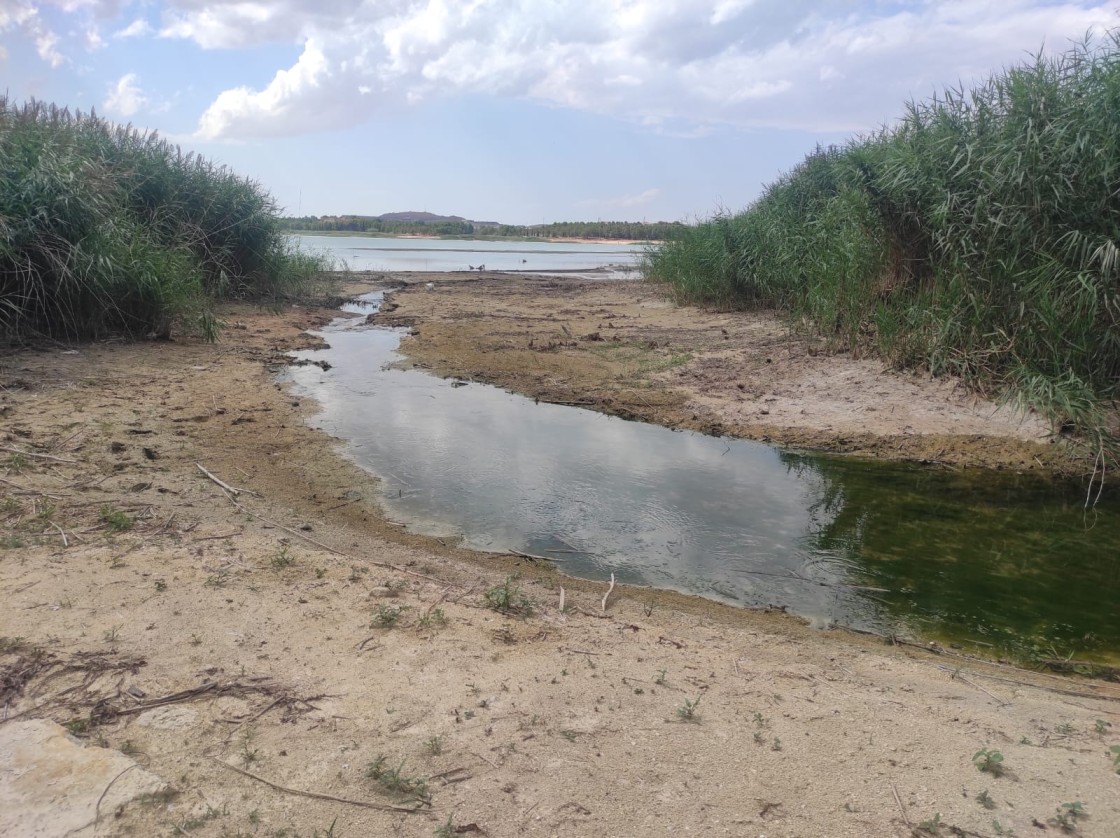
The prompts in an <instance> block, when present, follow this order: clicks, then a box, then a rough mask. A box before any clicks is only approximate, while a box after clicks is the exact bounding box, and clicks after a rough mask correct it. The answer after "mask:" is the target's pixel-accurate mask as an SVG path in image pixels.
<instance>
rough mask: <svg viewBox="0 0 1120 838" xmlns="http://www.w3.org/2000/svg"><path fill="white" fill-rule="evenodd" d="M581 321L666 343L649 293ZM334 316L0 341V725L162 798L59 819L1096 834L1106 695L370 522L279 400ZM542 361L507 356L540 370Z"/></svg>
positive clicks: (324, 447) (365, 500)
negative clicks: (150, 780)
mask: <svg viewBox="0 0 1120 838" xmlns="http://www.w3.org/2000/svg"><path fill="white" fill-rule="evenodd" d="M482 281H483V282H484V283H485V282H490V281H492V280H489V279H486V278H484V279H483V280H482ZM461 287H463V288H464V289H465V288H468V287H469V286H466V285H464V286H461ZM443 291H444V289H440V293H436V292H433V293H431V294H426V295H425V294H424V292H421V293H420V294H415V295H412V296H414V297H420V296H424V299H425V300H427V298H428V297H433V298H439V297H441V296H450V295H449V294H444V293H443ZM580 293H581V294H597V293H603V294H606V293H607V292H605V291H597V290H593V289H585V290H582V291H580ZM610 293H611V294H617V293H622V292H621V291H612V292H610ZM471 296H472V294H471V293H470V292H465V293H464V294H463V296H462V297H461V299H463V300H464V301H467V300H469V299H470V298H471ZM505 296H508V295H503V296H502V300H498V299H495V298H492V300H493V302H492V309H491V310H492V312H495V313H494V314H493V315H492V316H495V317H496V316H498V315H497V314H496V312H499V311H500V310H501V308H500V307H501V306H502V305H504V302H503V301H504V298H505ZM397 299H398V300H399V301H400V302H401V309H399V311H400V312H402V313H403V312H406V311H407V307H406V305H405V303H406V301H407V300H408V299H409V296H408V295H399V296H398V297H397ZM611 300H615V301H617V302H619V305H618V306H617V309H616V308H612V307H609V306H608V303H609V302H611ZM425 304H426V305H427V303H425ZM444 304H446V305H450V303H448V302H445V303H444ZM551 307H552V308H553V311H552V315H554V316H559V317H562V318H564V319H563V321H562V322H563V323H565V324H567V325H568V328H569V330H570V331H572V332H573V333H575V334H576V335H577V338H576V340H577V341H578V334H579V333H580V332H581V330H584V329H587V328H588V326H587V325H586V321H582V320H578V319H576V316H575V315H570V314H567V313H565V312H564V311H562V309H565V308H569V306H568V305H567V304H566V303H564V302H557V301H554V302H553V303H552V304H551ZM548 308H549V306H547V305H546V306H545V308H544V309H542V313H541V315H540V316H541V317H542V318H544V317H548V316H549V312H548ZM601 309H602V311H603V312H604V313H603V314H600V315H598V318H599V319H598V320H597V322H596V324H595V325H596V326H598V324H599V323H601V324H603V325H602V327H601V328H600V329H599V330H600V331H603V330H605V329H607V328H609V327H608V326H607V325H606V324H607V323H608V322H611V321H614V320H620V321H622V320H623V315H624V313H625V312H632V313H633V316H634V319H638V318H637V314H638V313H640V314H641V315H642V316H641V319H642V320H646V319H650V320H655V321H656V322H658V323H660V324H662V325H661V326H660V327H659V328H662V329H665V330H669V329H670V328H671V327H670V326H669V322H670V321H669V320H668V319H667V318H668V317H669V314H668V313H667V312H668V309H667V308H666V307H665V306H664V303H663V302H662V301H660V300H658V299H655V298H652V297H650V298H643V301H642V302H640V303H625V302H624V301H619V298H618V297H614V296H607V297H604V298H603V302H602V307H601ZM647 313H648V314H647ZM606 314H616V315H618V316H616V317H614V318H607V317H606ZM417 316H418V315H417ZM329 317H330V313H329V312H325V311H317V310H307V309H292V310H290V311H287V312H285V313H283V314H281V315H274V314H270V313H267V312H263V311H260V310H257V309H253V308H248V307H239V308H231V309H229V310H227V311H226V312H224V319H225V321H226V323H227V328H226V331H225V334H224V337H223V340H222V342H221V343H219V344H217V345H205V344H200V343H196V342H193V341H190V340H181V341H178V342H175V343H143V344H134V345H125V344H98V345H86V346H79V347H74V348H66V347H56V346H47V347H41V348H39V349H37V350H27V351H21V352H18V353H9V354H6V355H4V356H2V357H0V446H2V448H0V480H2V482H0V592H2V594H3V600H4V607H3V609H0V638H2V640H0V725H6V724H11V723H13V722H16V721H17V720H25V719H30V718H46V719H53V720H55V721H57V722H59V723H64V724H68V725H69V727H70V728H71V730H73V731H74V732H75V733H76V734H77V735H79V736H80V737H81V738H82V739H83V740H84V741H86V742H87V743H88V747H91V748H111V749H116V750H119V751H122V752H124V753H126V754H128V755H130V756H131V757H132V758H134V759H135V760H136V761H137V762H138V763H139V764H140V765H142V766H143V767H144V768H146V769H147V770H148V771H150V772H152V773H153V774H155V775H156V776H158V777H160V778H162V779H163V780H165V781H166V782H167V783H169V784H170V785H171V787H172V789H173V790H174V791H173V793H169V794H165V795H157V796H154V797H151V798H148V799H146V800H142V801H140V802H134V803H130V804H127V805H124V806H121V807H118V808H112V809H111V810H110V811H105V810H104V809H102V810H101V812H100V819H99V823H98V825H97V826H96V828H95V829H89V830H85V831H84V832H83V833H81V834H87V835H92V834H99V835H138V836H149V835H160V836H162V835H168V836H171V835H184V834H185V835H200V836H234V835H239V836H281V835H286V836H295V835H299V836H313V835H320V836H325V835H328V834H329V835H334V836H373V835H377V836H380V835H404V836H421V835H425V836H430V835H433V834H437V835H456V834H468V835H469V834H478V835H488V836H518V835H541V836H657V835H674V836H679V835H683V834H689V835H705V836H706V835H731V836H769V838H775V837H776V836H908V835H915V834H916V835H922V834H941V835H971V836H977V835H978V836H994V835H997V834H1004V835H1006V834H1011V833H1010V832H1009V831H1008V830H1011V829H1014V830H1015V833H1014V834H1017V835H1020V836H1025V835H1034V834H1039V832H1040V831H1041V829H1046V830H1048V832H1047V834H1054V835H1056V834H1062V833H1061V831H1060V824H1059V822H1058V820H1057V818H1058V817H1059V815H1061V812H1062V810H1061V809H1060V807H1062V805H1063V804H1074V803H1080V804H1082V806H1083V809H1084V812H1085V813H1087V815H1086V816H1083V817H1080V818H1076V819H1074V817H1073V816H1072V815H1068V814H1067V815H1066V816H1065V817H1066V818H1067V821H1068V823H1069V824H1070V828H1071V829H1072V830H1074V832H1075V833H1076V834H1082V835H1089V836H1115V835H1117V834H1120V775H1118V774H1117V767H1116V766H1115V765H1114V764H1113V761H1112V759H1111V758H1110V757H1109V747H1110V746H1112V745H1117V744H1120V685H1116V684H1109V683H1104V682H1097V681H1090V680H1084V679H1079V680H1068V679H1061V678H1058V677H1056V676H1051V675H1043V674H1038V673H1028V672H1024V671H1022V670H1017V669H1014V668H1011V667H1008V666H998V665H992V664H982V663H980V662H978V661H974V660H970V659H967V658H963V657H960V656H958V655H956V654H955V653H953V652H952V651H951V650H923V649H918V648H914V647H912V646H905V645H886V644H884V643H883V642H882V641H880V640H877V639H874V638H866V637H860V636H856V635H852V634H847V633H841V632H835V633H827V634H826V633H816V632H812V631H810V630H808V629H807V628H805V627H804V626H802V625H801V624H800V623H799V622H798V621H796V620H794V619H792V618H789V617H787V616H785V615H783V614H780V613H759V612H747V611H743V610H739V609H732V608H729V607H724V606H720V605H718V604H713V603H708V602H704V601H699V600H694V599H689V598H686V597H682V596H678V595H674V594H667V593H657V592H652V591H649V590H643V589H624V588H622V587H619V588H616V589H615V590H614V591H613V592H612V593H611V595H610V597H609V599H607V600H606V601H605V607H604V594H605V593H606V589H605V586H603V585H601V584H593V583H587V582H581V581H579V580H574V579H569V578H567V577H564V576H562V575H560V574H559V573H557V572H556V571H554V570H552V569H550V568H549V567H546V566H545V567H542V566H541V565H540V564H539V563H534V562H529V561H526V560H523V559H517V558H514V557H500V556H488V555H482V554H475V553H471V552H469V551H465V550H459V549H456V548H455V547H454V546H453V545H445V544H443V543H440V542H438V541H436V540H434V539H426V538H422V537H419V536H415V535H411V534H409V533H407V532H403V531H402V530H401V528H399V527H396V526H394V525H392V524H391V523H389V522H387V521H385V520H384V519H383V518H382V517H381V516H380V514H379V513H378V510H377V507H376V504H375V498H376V495H377V487H376V485H375V483H374V481H373V480H372V479H371V478H370V477H369V476H368V475H366V474H364V473H362V472H360V471H358V470H356V469H355V468H354V467H353V466H351V465H350V464H348V463H347V462H346V461H345V460H344V459H343V458H342V457H341V456H339V455H338V454H337V453H336V452H335V450H334V445H333V441H332V440H330V439H329V438H327V437H325V436H324V435H322V434H320V433H318V432H315V431H312V430H310V429H309V428H308V427H307V425H306V424H305V422H304V419H305V417H306V416H307V415H308V414H309V413H310V412H311V411H313V410H314V405H310V404H307V403H306V402H303V403H300V402H299V401H298V400H296V399H294V398H293V397H292V396H291V395H290V394H287V393H285V392H284V391H283V390H282V389H281V388H279V387H278V386H277V385H276V384H275V383H274V369H275V365H278V364H280V363H283V357H284V353H285V352H287V351H289V350H291V349H293V348H295V347H298V346H306V345H310V344H313V343H314V339H312V338H309V337H308V336H307V335H306V334H304V330H305V329H307V328H308V327H311V326H314V325H315V324H316V323H322V322H324V321H325V320H326V319H327V318H329ZM704 317H707V316H704ZM711 317H713V318H714V317H718V316H717V315H711ZM444 319H446V320H448V321H450V320H451V319H452V318H451V316H450V312H448V313H447V314H446V316H445V318H444V317H441V319H438V320H437V319H435V318H434V317H433V318H432V319H430V320H425V321H423V322H422V323H421V325H420V331H421V336H422V337H426V335H427V334H428V333H429V332H438V330H439V329H442V328H443V326H442V325H438V326H437V324H442V323H443V320H444ZM475 319H476V317H475V316H474V315H471V314H466V315H465V316H464V317H463V318H462V319H461V320H460V322H461V323H462V324H463V326H464V328H474V325H473V324H474V321H475ZM418 322H419V321H418ZM625 322H626V321H623V322H622V323H620V324H618V325H619V327H622V326H623V324H624V323H625ZM725 322H726V323H728V325H727V328H728V329H729V331H731V330H732V329H739V328H742V329H747V328H748V327H747V326H745V325H743V326H740V325H738V324H736V323H733V322H731V321H730V320H728V321H725ZM631 326H632V324H631V325H630V326H626V328H628V329H629V328H631ZM518 328H521V327H520V326H519V327H518ZM526 328H528V327H526ZM532 328H534V329H539V330H541V331H540V332H536V331H534V333H533V334H534V335H537V334H539V335H541V336H542V337H543V335H544V334H545V331H544V330H546V329H552V332H551V334H552V335H553V338H554V339H555V340H556V341H557V342H559V341H560V337H559V335H558V334H556V331H557V330H556V328H555V326H554V325H553V326H546V325H539V326H535V327H532ZM682 328H683V327H682ZM584 333H586V332H584ZM560 334H563V332H560ZM530 337H531V336H525V337H522V338H517V339H516V340H521V341H522V342H527V341H528V340H529V339H530ZM476 339H479V340H481V338H477V337H476ZM493 339H495V340H496V339H497V338H493ZM506 339H508V340H510V341H511V342H514V343H515V346H516V340H515V338H514V337H509V338H506ZM540 339H541V337H537V338H534V341H535V342H536V341H539V340H540ZM665 340H667V341H669V344H670V345H668V346H660V345H659V346H658V347H657V349H656V351H654V350H652V349H651V350H650V351H649V354H639V355H637V356H635V357H636V359H635V360H634V361H633V362H632V363H633V364H634V365H635V366H636V367H640V366H641V365H642V364H643V363H646V361H643V360H641V359H649V358H650V357H654V358H661V357H663V354H664V353H665V352H669V353H672V352H675V351H677V349H676V347H677V346H678V343H679V344H683V343H684V341H685V340H686V335H685V334H682V335H680V336H679V337H677V338H674V339H673V340H671V341H670V340H669V338H668V337H666V338H665ZM718 340H719V339H718V338H713V341H716V342H718ZM587 343H591V341H588V342H587ZM717 345H718V343H717ZM568 349H570V347H565V352H566V351H567V350H568ZM519 351H522V352H526V351H527V352H532V351H533V350H532V349H524V348H522V349H521V350H519ZM561 355H562V353H561V352H560V351H559V350H557V351H553V350H547V351H544V352H540V353H535V354H534V355H533V356H532V357H534V358H539V359H540V362H541V365H542V368H541V376H542V377H543V379H550V378H555V379H558V378H559V377H560V376H561V375H562V373H561V372H558V370H562V369H563V368H562V367H560V366H554V361H555V359H556V358H558V357H561ZM499 357H500V356H499ZM594 357H596V356H595V355H593V354H591V358H594ZM587 363H588V365H589V366H591V364H592V361H591V360H590V359H589V360H588V362H587ZM689 363H692V362H691V361H690V362H689ZM680 366H684V365H680ZM482 369H483V368H482V367H479V371H481V370H482ZM607 369H608V370H609V369H611V368H610V367H608V368H607ZM680 371H681V370H680V369H679V368H677V367H670V368H667V369H664V370H661V371H659V372H658V373H657V374H658V375H660V374H668V375H669V376H671V375H672V374H673V372H680ZM492 374H493V373H492ZM604 375H605V376H606V377H604V379H603V381H604V384H603V387H604V388H606V387H607V384H608V381H610V380H611V379H610V378H609V375H613V373H605V374H604ZM634 380H635V379H633V378H627V377H622V378H619V379H614V381H615V383H616V384H617V385H618V388H617V389H618V390H619V391H620V392H624V393H625V392H627V390H628V388H632V389H633V390H634V392H635V393H638V392H640V393H641V394H642V395H643V396H647V395H648V396H651V397H652V398H653V399H660V398H664V399H665V404H666V405H673V404H675V405H676V406H675V407H674V408H673V409H675V410H688V409H691V408H685V407H683V405H684V404H685V403H686V402H673V400H674V399H681V398H682V396H681V391H679V390H677V389H669V388H666V389H664V390H661V389H658V387H657V386H656V385H652V386H650V387H648V388H645V387H639V385H638V384H635V383H631V382H632V381H634ZM637 380H644V379H641V378H640V377H639V378H638V379H637ZM555 386H560V385H559V384H557V385H555ZM573 386H574V385H573ZM675 386H676V385H674V387H675ZM573 392H574V391H573ZM662 393H664V396H662V395H659V394H662ZM745 398H746V397H745ZM752 398H753V397H752ZM620 399H621V397H620ZM624 403H625V404H630V403H632V402H629V401H627V402H624ZM198 464H201V465H202V466H203V467H205V468H206V469H207V470H209V471H210V472H211V473H212V474H213V475H214V476H216V477H217V478H219V479H221V480H223V481H225V482H226V483H228V484H230V485H232V486H234V487H236V488H238V489H241V490H243V491H240V492H239V493H238V494H236V495H233V494H230V493H228V492H226V491H224V490H223V489H222V488H220V487H219V486H218V485H217V483H216V482H214V481H213V480H211V479H210V478H209V477H207V476H206V475H204V474H203V473H202V471H201V470H200V468H199V467H198ZM509 574H517V578H516V579H515V580H514V581H512V582H510V583H509V584H508V586H504V585H503V583H504V582H505V580H507V578H508V575H509ZM562 600H563V603H564V606H565V607H564V609H563V610H561V609H560V604H561V601H562ZM503 601H505V602H506V604H508V605H510V606H512V608H511V609H507V610H504V611H503V610H500V609H498V608H496V607H495V606H500V605H502V604H503ZM984 749H988V750H989V751H996V752H998V753H999V754H1000V755H1001V756H1002V763H1001V765H1002V766H1003V768H1004V770H1003V771H1002V772H1000V773H998V774H996V773H993V772H985V771H981V770H980V768H978V767H977V762H976V760H975V759H974V755H976V754H977V752H979V751H982V750H984ZM993 759H994V758H993ZM983 760H984V757H983V755H981V757H979V761H980V762H983ZM4 765H5V763H4V760H3V758H2V757H0V784H4V783H5V782H9V781H10V780H11V778H10V777H8V776H6V775H5V774H4V771H5V767H4ZM371 765H373V766H374V769H375V770H374V771H373V772H372V773H373V776H370V771H369V769H370V766H371ZM989 765H990V766H991V767H995V765H996V763H995V762H994V761H993V762H990V763H989ZM266 781H267V782H266ZM270 784H271V785H270ZM306 793H311V794H315V795H320V796H319V797H309V796H307V795H306ZM107 799H108V798H107ZM1065 811H1067V812H1068V810H1065ZM923 822H925V823H926V824H927V826H928V829H927V830H925V831H923V830H922V829H921V827H920V825H921V824H922V823H923ZM936 824H940V826H936V828H935V825H936Z"/></svg>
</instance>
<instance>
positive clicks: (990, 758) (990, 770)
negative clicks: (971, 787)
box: [972, 748, 1005, 777]
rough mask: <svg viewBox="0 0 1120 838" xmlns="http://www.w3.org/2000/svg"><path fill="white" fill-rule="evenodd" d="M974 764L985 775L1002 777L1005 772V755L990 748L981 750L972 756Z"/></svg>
mask: <svg viewBox="0 0 1120 838" xmlns="http://www.w3.org/2000/svg"><path fill="white" fill-rule="evenodd" d="M972 762H973V764H974V765H975V766H976V767H977V768H978V769H980V770H981V771H983V772H984V773H985V774H991V775H992V776H993V777H1000V776H1002V775H1003V772H1004V770H1005V769H1004V766H1003V754H1001V753H1000V752H999V751H994V750H990V749H988V748H981V749H980V750H979V751H977V752H976V753H974V754H973V755H972Z"/></svg>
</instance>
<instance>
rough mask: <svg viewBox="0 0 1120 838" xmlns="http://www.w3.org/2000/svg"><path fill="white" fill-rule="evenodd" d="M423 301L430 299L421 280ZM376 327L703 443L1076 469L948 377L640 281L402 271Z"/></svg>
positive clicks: (430, 351) (1027, 426) (1028, 418)
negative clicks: (847, 350)
mask: <svg viewBox="0 0 1120 838" xmlns="http://www.w3.org/2000/svg"><path fill="white" fill-rule="evenodd" d="M429 282H430V283H432V284H433V285H434V290H431V291H429V290H427V283H429ZM408 283H409V285H408V286H407V287H406V288H404V289H401V290H399V291H397V292H395V293H394V295H393V297H392V303H391V304H390V305H389V306H387V307H386V309H385V313H384V314H382V315H380V316H379V317H376V318H374V319H375V322H382V323H389V324H399V325H407V326H412V327H413V331H414V332H415V333H416V335H417V336H416V337H413V338H411V339H406V340H405V341H404V342H403V343H402V347H401V348H402V351H404V352H405V353H407V354H408V356H409V357H410V358H411V359H412V360H413V361H414V362H415V363H416V364H418V365H420V366H424V367H429V368H431V369H432V370H433V371H435V372H437V373H438V374H440V375H455V376H461V377H464V378H468V379H473V380H478V381H486V382H489V383H493V384H497V385H499V386H502V387H506V388H508V389H511V390H515V391H517V392H521V393H525V394H527V395H530V396H536V397H539V398H541V399H542V400H547V401H553V402H566V403H572V404H581V405H586V406H588V407H592V408H594V409H597V410H602V411H605V412H608V413H614V414H618V415H620V416H625V417H629V418H636V419H642V420H645V421H650V422H656V423H658V424H662V425H668V426H672V427H680V428H690V429H694V430H700V431H704V432H706V433H713V434H727V435H729V436H735V437H741V438H747V439H759V440H766V441H773V442H777V443H781V444H787V445H793V446H801V447H806V448H815V449H823V450H832V451H842V452H851V453H858V454H864V455H869V456H875V457H881V458H892V459H897V458H902V459H912V460H920V461H925V462H931V463H942V464H947V465H982V466H987V467H994V468H1015V469H1020V470H1027V469H1039V468H1048V469H1053V468H1061V469H1063V470H1072V471H1079V470H1081V468H1082V464H1079V463H1070V462H1069V460H1068V457H1067V456H1066V453H1065V450H1064V448H1063V447H1062V446H1060V445H1055V444H1052V443H1051V441H1050V428H1049V426H1048V425H1047V424H1046V423H1045V422H1044V421H1043V420H1042V419H1041V418H1040V417H1038V416H1036V415H1023V414H1021V413H1016V412H1015V411H1013V410H1011V409H1010V408H1008V407H1001V406H1000V405H997V404H994V403H992V402H991V401H988V400H986V399H982V398H978V397H976V396H975V395H973V394H971V393H968V392H966V390H965V389H964V388H963V387H962V386H960V385H959V384H958V383H957V382H954V381H952V380H936V379H931V378H930V377H929V376H925V375H914V374H908V373H899V372H895V371H891V370H886V369H884V368H883V365H882V363H881V362H878V361H875V360H870V359H859V358H853V357H851V356H850V355H844V354H842V355H831V354H828V353H826V352H825V351H824V347H823V346H822V345H821V343H820V341H818V340H814V339H810V338H806V337H804V336H798V335H792V334H790V332H789V330H788V329H786V328H785V327H784V326H783V325H782V323H780V322H779V321H777V320H775V319H774V318H773V317H771V316H768V315H765V314H753V313H743V312H704V311H700V310H698V309H693V308H681V307H677V306H675V305H673V304H672V303H671V302H669V300H668V299H667V298H666V297H665V295H664V293H663V292H662V291H661V289H660V288H658V287H656V286H651V285H649V284H646V283H643V282H640V281H627V282H621V281H606V282H604V281H598V280H580V279H575V278H563V279H555V278H548V277H536V278H525V277H512V276H510V275H503V274H483V275H477V274H432V275H424V274H410V275H408Z"/></svg>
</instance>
